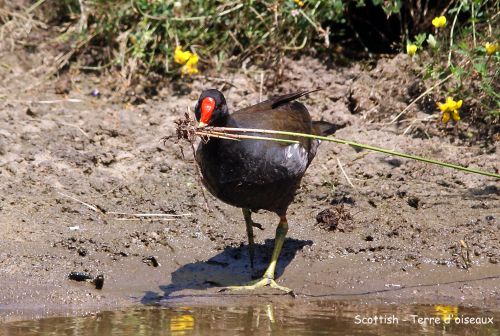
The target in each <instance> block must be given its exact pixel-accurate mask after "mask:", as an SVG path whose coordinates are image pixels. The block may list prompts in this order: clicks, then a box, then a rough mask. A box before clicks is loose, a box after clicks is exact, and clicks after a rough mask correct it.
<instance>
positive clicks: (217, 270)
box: [141, 238, 313, 304]
mask: <svg viewBox="0 0 500 336" xmlns="http://www.w3.org/2000/svg"><path fill="white" fill-rule="evenodd" d="M312 244H313V242H312V241H311V240H298V239H293V238H287V239H286V240H285V243H284V245H283V249H282V251H281V255H280V258H279V260H278V264H277V265H276V273H275V277H276V278H278V277H279V276H280V275H281V274H283V272H284V270H285V268H286V267H287V265H288V264H289V263H290V262H291V261H292V260H293V258H294V257H295V254H296V253H297V252H298V251H300V250H302V248H304V246H310V245H312ZM273 247H274V240H273V239H266V241H265V243H264V244H255V245H254V250H255V259H254V271H253V273H254V274H252V270H251V267H250V258H249V254H248V246H247V245H244V246H239V247H232V246H227V247H225V248H224V250H223V251H222V252H221V253H219V254H217V255H215V256H213V257H212V258H210V259H208V260H206V261H197V262H193V263H189V264H186V265H183V266H181V267H179V268H178V269H177V270H175V271H174V272H173V273H172V274H171V277H172V280H171V283H170V284H167V285H161V286H160V289H161V290H162V291H163V297H161V298H159V297H158V293H155V292H146V293H145V294H144V296H143V297H142V299H141V302H142V303H143V304H150V303H153V302H154V301H157V300H158V299H168V296H169V295H171V294H172V293H174V292H177V291H181V290H184V289H196V290H203V289H207V288H211V287H225V286H231V285H242V284H244V283H246V282H248V281H250V280H251V279H252V278H255V277H260V276H262V274H264V271H265V269H266V268H267V266H268V264H269V262H270V258H271V254H272V251H273Z"/></svg>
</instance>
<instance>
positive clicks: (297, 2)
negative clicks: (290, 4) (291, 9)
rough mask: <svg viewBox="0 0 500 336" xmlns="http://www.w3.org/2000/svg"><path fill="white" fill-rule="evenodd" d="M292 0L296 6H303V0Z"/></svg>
mask: <svg viewBox="0 0 500 336" xmlns="http://www.w3.org/2000/svg"><path fill="white" fill-rule="evenodd" d="M293 1H294V2H295V3H296V4H297V6H299V7H304V2H302V1H301V0H293Z"/></svg>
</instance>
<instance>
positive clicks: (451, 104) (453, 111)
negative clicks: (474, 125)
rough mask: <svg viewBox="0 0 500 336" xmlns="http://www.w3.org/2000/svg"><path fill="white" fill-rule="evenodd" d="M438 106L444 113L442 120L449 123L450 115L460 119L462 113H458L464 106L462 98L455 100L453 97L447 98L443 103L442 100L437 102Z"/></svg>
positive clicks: (457, 119) (454, 118)
mask: <svg viewBox="0 0 500 336" xmlns="http://www.w3.org/2000/svg"><path fill="white" fill-rule="evenodd" d="M437 106H438V108H439V109H440V110H441V112H442V113H443V116H442V118H441V120H442V121H443V123H445V124H446V123H447V122H448V121H450V117H451V118H453V120H455V121H459V120H460V114H459V113H458V109H459V108H460V107H462V100H459V101H454V100H453V98H451V97H448V98H446V103H444V104H442V103H440V102H438V103H437Z"/></svg>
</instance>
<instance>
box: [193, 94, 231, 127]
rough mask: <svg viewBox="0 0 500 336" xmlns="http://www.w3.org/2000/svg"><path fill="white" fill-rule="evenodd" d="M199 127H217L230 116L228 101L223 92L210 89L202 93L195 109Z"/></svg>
mask: <svg viewBox="0 0 500 336" xmlns="http://www.w3.org/2000/svg"><path fill="white" fill-rule="evenodd" d="M194 113H195V115H196V120H197V121H198V127H205V126H217V124H218V121H219V122H220V121H222V120H223V119H225V118H226V117H227V116H228V115H229V112H228V109H227V104H226V99H225V98H224V95H223V94H222V92H220V91H219V90H216V89H208V90H205V91H203V92H202V93H201V95H200V98H198V102H197V103H196V106H195V108H194Z"/></svg>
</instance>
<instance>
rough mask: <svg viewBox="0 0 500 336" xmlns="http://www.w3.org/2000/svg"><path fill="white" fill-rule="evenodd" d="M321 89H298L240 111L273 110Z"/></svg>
mask: <svg viewBox="0 0 500 336" xmlns="http://www.w3.org/2000/svg"><path fill="white" fill-rule="evenodd" d="M319 90H321V89H315V90H303V91H297V92H292V93H288V94H284V95H279V96H273V97H271V98H269V99H268V100H264V101H263V102H260V103H258V104H255V105H252V106H248V107H245V108H243V109H241V110H239V111H238V112H243V111H245V112H248V113H251V112H253V111H263V110H272V109H275V108H278V107H280V106H283V105H285V104H287V103H290V102H292V101H294V100H296V99H298V98H300V97H302V96H305V95H306V94H308V93H311V92H316V91H319Z"/></svg>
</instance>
